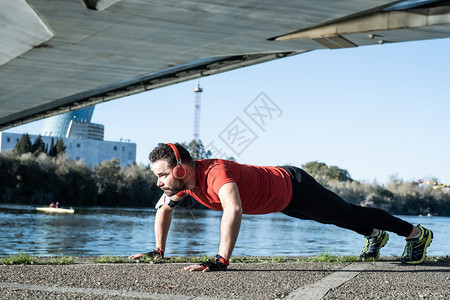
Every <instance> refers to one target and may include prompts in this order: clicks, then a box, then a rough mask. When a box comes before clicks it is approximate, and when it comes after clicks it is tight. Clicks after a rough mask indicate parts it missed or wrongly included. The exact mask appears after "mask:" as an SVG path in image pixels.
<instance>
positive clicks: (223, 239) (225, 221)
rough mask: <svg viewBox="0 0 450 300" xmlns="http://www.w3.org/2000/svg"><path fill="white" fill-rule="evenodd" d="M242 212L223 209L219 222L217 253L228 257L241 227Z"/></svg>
mask: <svg viewBox="0 0 450 300" xmlns="http://www.w3.org/2000/svg"><path fill="white" fill-rule="evenodd" d="M241 219H242V212H241V210H239V209H236V210H224V211H223V215H222V221H221V223H220V245H219V255H220V256H222V257H224V258H226V259H230V257H231V254H232V252H233V249H234V246H235V244H236V240H237V238H238V235H239V229H240V227H241Z"/></svg>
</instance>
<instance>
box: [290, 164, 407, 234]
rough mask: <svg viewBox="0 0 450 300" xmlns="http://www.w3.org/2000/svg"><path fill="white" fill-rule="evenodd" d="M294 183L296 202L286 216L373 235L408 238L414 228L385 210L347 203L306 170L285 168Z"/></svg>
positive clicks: (291, 205)
mask: <svg viewBox="0 0 450 300" xmlns="http://www.w3.org/2000/svg"><path fill="white" fill-rule="evenodd" d="M282 168H283V169H285V170H286V171H287V172H288V173H289V175H290V176H291V180H292V200H291V202H290V203H289V205H288V206H287V207H286V208H285V209H284V210H283V211H281V212H282V213H284V214H286V215H288V216H291V217H294V218H299V219H303V220H315V221H317V222H320V223H323V224H333V225H336V226H339V227H342V228H347V229H350V230H353V231H356V232H358V233H360V234H363V235H366V236H368V235H370V234H371V233H372V231H373V229H374V228H377V229H382V230H386V231H392V232H395V233H396V234H398V235H400V236H404V237H407V236H408V235H409V234H410V233H411V231H412V229H413V225H411V224H410V223H408V222H406V221H403V220H402V219H399V218H397V217H394V216H392V215H390V214H388V213H387V212H385V211H384V210H381V209H377V208H369V207H362V206H358V205H354V204H351V203H348V202H346V201H345V200H343V199H342V198H341V197H339V196H338V195H336V194H335V193H333V192H332V191H330V190H327V189H326V188H325V187H323V186H322V185H320V184H319V183H318V182H317V181H316V180H314V178H312V177H311V176H310V175H309V174H308V173H306V172H305V171H303V170H302V169H299V168H296V167H291V166H283V167H282Z"/></svg>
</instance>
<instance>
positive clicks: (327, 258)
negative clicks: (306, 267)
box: [302, 251, 360, 262]
mask: <svg viewBox="0 0 450 300" xmlns="http://www.w3.org/2000/svg"><path fill="white" fill-rule="evenodd" d="M302 260H303V259H302ZM303 261H312V262H356V261H360V259H359V257H358V256H339V255H335V254H332V253H331V252H329V251H325V252H323V253H322V254H321V255H319V256H314V257H311V258H305V259H304V260H303Z"/></svg>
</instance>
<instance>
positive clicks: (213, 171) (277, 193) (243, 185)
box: [177, 159, 292, 214]
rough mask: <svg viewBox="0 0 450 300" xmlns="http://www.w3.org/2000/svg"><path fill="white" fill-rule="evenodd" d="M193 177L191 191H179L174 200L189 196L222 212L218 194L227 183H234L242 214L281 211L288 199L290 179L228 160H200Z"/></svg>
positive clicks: (275, 170)
mask: <svg viewBox="0 0 450 300" xmlns="http://www.w3.org/2000/svg"><path fill="white" fill-rule="evenodd" d="M195 176H196V183H195V188H194V189H193V190H185V191H181V192H179V193H178V194H177V196H181V197H182V196H184V195H186V194H187V195H191V196H193V197H194V198H195V199H196V200H197V201H198V202H200V203H201V204H203V205H205V206H206V207H208V208H211V209H214V210H222V204H221V202H220V199H219V190H220V188H221V187H222V186H223V185H224V184H225V183H228V182H235V183H236V185H237V187H238V189H239V195H240V196H241V202H242V211H243V213H244V214H266V213H272V212H278V211H282V210H283V209H285V208H286V206H287V205H288V204H289V202H290V201H291V197H292V182H291V178H290V176H289V174H288V173H287V172H286V171H285V170H284V169H282V168H279V167H258V166H250V165H244V164H239V163H237V162H234V161H228V160H221V159H204V160H203V159H202V160H198V161H197V162H196V170H195Z"/></svg>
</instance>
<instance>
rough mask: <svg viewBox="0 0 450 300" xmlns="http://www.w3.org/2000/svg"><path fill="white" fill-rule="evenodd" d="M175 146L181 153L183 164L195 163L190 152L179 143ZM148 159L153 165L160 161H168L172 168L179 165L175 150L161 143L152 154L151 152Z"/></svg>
mask: <svg viewBox="0 0 450 300" xmlns="http://www.w3.org/2000/svg"><path fill="white" fill-rule="evenodd" d="M174 145H175V147H177V149H178V152H179V153H180V156H181V162H182V163H183V164H189V163H192V162H193V159H192V156H191V154H190V153H189V151H187V150H186V148H184V147H183V146H181V145H180V144H179V143H175V144H174ZM148 158H149V159H150V162H151V163H154V162H156V161H158V160H166V161H167V162H168V163H169V164H170V166H171V167H175V166H176V164H177V160H176V158H175V153H174V152H173V149H172V148H171V147H170V146H169V145H167V144H164V143H159V144H158V146H157V147H156V148H155V149H153V151H152V152H150V155H149V156H148Z"/></svg>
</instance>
